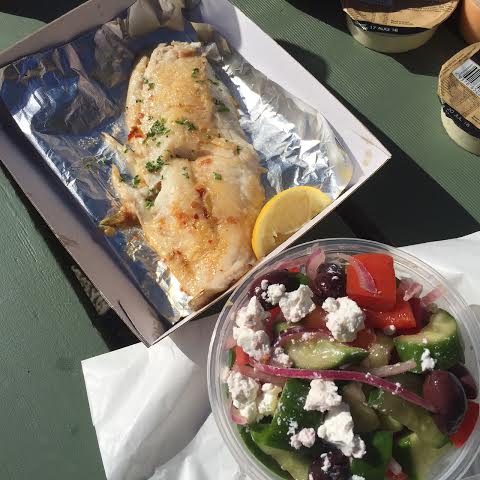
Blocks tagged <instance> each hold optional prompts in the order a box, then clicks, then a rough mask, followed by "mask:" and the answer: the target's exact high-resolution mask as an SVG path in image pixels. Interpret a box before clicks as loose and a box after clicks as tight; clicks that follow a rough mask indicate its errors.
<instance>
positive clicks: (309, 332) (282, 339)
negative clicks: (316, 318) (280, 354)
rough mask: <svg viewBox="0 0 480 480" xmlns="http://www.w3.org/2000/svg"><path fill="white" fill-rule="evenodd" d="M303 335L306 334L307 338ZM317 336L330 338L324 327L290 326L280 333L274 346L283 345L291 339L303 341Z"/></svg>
mask: <svg viewBox="0 0 480 480" xmlns="http://www.w3.org/2000/svg"><path fill="white" fill-rule="evenodd" d="M304 335H306V336H308V338H306V337H305V338H303V336H304ZM317 338H324V339H327V340H330V339H332V336H331V335H330V332H329V331H328V330H324V329H318V328H305V327H292V328H289V329H288V330H285V331H284V332H282V333H281V335H280V336H279V337H278V340H277V341H276V342H275V345H274V347H283V346H284V345H285V344H286V343H288V342H291V341H296V340H300V341H303V340H311V339H317Z"/></svg>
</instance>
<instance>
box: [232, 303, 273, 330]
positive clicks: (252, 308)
mask: <svg viewBox="0 0 480 480" xmlns="http://www.w3.org/2000/svg"><path fill="white" fill-rule="evenodd" d="M269 315H270V314H269V313H267V312H266V311H265V310H264V309H263V307H262V305H261V304H260V302H259V301H258V298H257V297H252V298H251V299H250V301H249V302H248V305H247V306H246V307H242V308H240V310H238V312H237V317H236V318H235V323H236V324H237V326H239V327H240V328H254V327H256V326H257V323H258V322H262V321H263V320H265V319H266V318H268V317H269Z"/></svg>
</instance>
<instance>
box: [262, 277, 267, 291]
mask: <svg viewBox="0 0 480 480" xmlns="http://www.w3.org/2000/svg"><path fill="white" fill-rule="evenodd" d="M260 288H261V289H262V290H266V289H267V288H268V280H265V279H264V280H262V281H261V282H260Z"/></svg>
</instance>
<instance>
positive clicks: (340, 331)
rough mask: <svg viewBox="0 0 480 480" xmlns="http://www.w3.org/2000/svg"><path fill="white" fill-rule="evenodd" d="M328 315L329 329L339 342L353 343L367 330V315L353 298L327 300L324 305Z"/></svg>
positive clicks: (330, 298)
mask: <svg viewBox="0 0 480 480" xmlns="http://www.w3.org/2000/svg"><path fill="white" fill-rule="evenodd" d="M322 308H323V309H324V310H325V311H326V312H328V313H327V317H326V318H327V328H328V329H329V330H330V331H331V332H332V335H333V338H335V340H338V341H339V342H353V341H354V340H355V339H356V338H357V332H358V331H359V330H363V329H364V328H365V324H364V320H365V314H364V313H363V310H362V309H361V308H360V307H359V306H358V305H357V303H356V302H354V301H353V300H352V299H351V298H348V297H341V298H337V299H335V298H332V297H329V298H327V299H326V300H325V301H324V302H323V305H322Z"/></svg>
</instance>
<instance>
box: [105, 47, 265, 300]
mask: <svg viewBox="0 0 480 480" xmlns="http://www.w3.org/2000/svg"><path fill="white" fill-rule="evenodd" d="M126 122H127V126H128V128H129V131H130V134H129V142H128V146H127V150H126V151H127V153H126V154H125V155H126V160H127V165H128V169H129V173H130V174H131V176H132V177H133V181H132V183H130V182H126V181H124V178H123V176H121V175H120V174H119V172H118V170H117V169H116V167H114V168H113V171H112V178H113V184H114V187H115V190H116V192H117V195H118V196H119V199H120V201H121V203H122V209H121V212H119V213H117V214H116V215H114V216H113V217H111V218H110V219H109V220H107V221H106V222H104V223H105V224H110V225H111V224H115V223H122V222H124V221H127V220H128V221H131V220H132V219H134V218H136V219H138V222H139V223H140V225H141V227H142V229H143V231H144V234H145V238H146V239H147V241H148V243H149V244H150V246H151V247H152V248H153V249H154V250H155V251H156V252H157V254H158V256H159V258H161V259H162V260H163V261H164V262H165V263H166V264H167V266H168V267H169V269H170V270H171V272H172V273H173V274H174V276H175V277H176V278H177V280H178V281H179V283H180V285H181V287H182V289H183V290H184V291H185V292H186V293H187V294H188V295H190V296H192V297H193V298H192V301H191V306H192V308H198V307H200V306H202V305H204V304H206V303H207V302H208V301H209V300H210V299H211V298H212V297H213V296H215V295H216V294H218V293H219V292H222V291H224V290H225V289H227V288H228V287H229V286H230V285H231V284H232V283H233V282H235V280H237V279H238V278H240V277H241V276H242V275H243V274H244V273H245V272H246V271H247V270H248V269H249V268H250V267H251V266H252V265H253V264H254V262H255V257H254V255H253V252H252V249H251V234H252V229H253V226H254V223H255V220H256V218H257V215H258V213H259V211H260V209H261V207H262V206H263V203H264V200H265V194H264V190H263V187H262V185H261V182H260V175H261V172H262V170H261V168H260V165H259V160H258V156H257V154H256V153H255V150H254V149H253V147H252V146H251V145H250V144H249V143H248V141H247V140H246V138H245V135H244V133H243V131H242V129H241V127H240V124H239V121H238V115H237V109H236V104H235V101H234V100H233V98H232V97H231V95H230V94H229V92H228V90H227V88H226V87H225V86H224V85H223V84H222V83H221V82H220V81H219V80H218V79H217V78H216V77H215V74H214V72H213V70H212V68H211V66H210V65H209V63H208V61H207V59H206V58H205V56H204V55H203V54H202V53H201V50H200V44H195V43H175V42H174V43H172V44H171V45H165V44H161V45H159V46H158V47H157V48H156V49H155V50H154V51H153V53H152V54H151V56H150V58H147V57H144V58H142V59H141V60H140V61H139V62H138V63H137V65H136V67H135V69H134V71H133V73H132V76H131V79H130V85H129V89H128V95H127V111H126Z"/></svg>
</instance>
